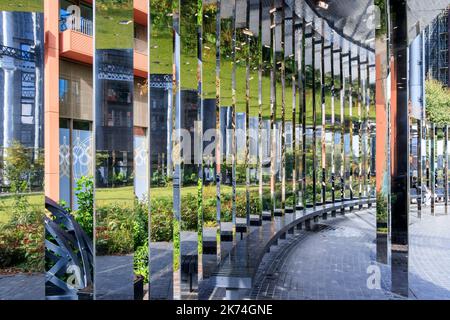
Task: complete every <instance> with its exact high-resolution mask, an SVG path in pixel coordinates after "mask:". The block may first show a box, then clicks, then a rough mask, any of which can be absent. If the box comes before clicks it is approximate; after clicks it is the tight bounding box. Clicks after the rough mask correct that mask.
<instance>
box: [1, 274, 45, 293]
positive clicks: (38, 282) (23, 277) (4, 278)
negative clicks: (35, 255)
mask: <svg viewBox="0 0 450 320" xmlns="http://www.w3.org/2000/svg"><path fill="white" fill-rule="evenodd" d="M44 299H45V274H43V273H35V274H16V275H0V300H44Z"/></svg>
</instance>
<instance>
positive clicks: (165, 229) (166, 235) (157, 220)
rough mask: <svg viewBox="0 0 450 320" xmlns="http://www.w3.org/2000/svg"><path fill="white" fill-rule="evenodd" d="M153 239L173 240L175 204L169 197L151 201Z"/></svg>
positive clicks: (151, 235) (151, 237)
mask: <svg viewBox="0 0 450 320" xmlns="http://www.w3.org/2000/svg"><path fill="white" fill-rule="evenodd" d="M151 208H152V209H151V228H152V229H151V233H150V239H151V241H155V242H157V241H171V240H172V237H173V225H172V221H173V204H172V201H170V200H169V199H168V198H159V199H154V200H152V201H151Z"/></svg>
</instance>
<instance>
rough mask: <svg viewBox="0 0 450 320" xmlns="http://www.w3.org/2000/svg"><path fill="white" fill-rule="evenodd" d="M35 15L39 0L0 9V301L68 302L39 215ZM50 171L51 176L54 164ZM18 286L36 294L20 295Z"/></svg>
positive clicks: (67, 288) (40, 48)
mask: <svg viewBox="0 0 450 320" xmlns="http://www.w3.org/2000/svg"><path fill="white" fill-rule="evenodd" d="M43 11H44V7H43V1H42V0H34V1H27V3H25V4H23V6H21V7H18V6H17V3H16V2H15V1H9V0H7V1H2V2H1V3H0V28H1V29H0V30H1V31H0V92H1V97H0V121H1V125H0V274H2V273H5V272H7V273H12V274H14V275H15V276H12V277H11V278H10V279H12V280H11V281H10V282H9V283H7V282H6V281H5V282H2V286H3V285H5V286H6V287H2V290H1V291H0V300H6V299H15V298H14V297H15V296H16V297H17V296H18V295H21V296H22V297H23V299H30V300H35V299H44V297H45V296H63V295H67V296H71V297H73V295H74V294H75V295H76V290H77V288H75V287H74V286H71V284H69V283H66V282H65V281H64V279H60V278H62V277H60V275H61V273H65V271H66V270H65V268H64V267H62V270H61V269H60V267H59V266H60V265H62V264H64V266H66V265H70V263H68V262H67V260H65V259H61V261H60V263H59V265H56V264H57V263H58V258H57V256H56V252H55V251H57V250H58V249H59V248H58V249H57V248H55V247H59V246H61V245H63V244H61V243H60V242H59V243H58V242H57V241H55V240H54V238H53V237H52V234H51V232H50V229H49V228H47V225H51V226H55V224H56V222H55V219H56V217H55V216H53V215H52V214H47V215H46V212H45V202H46V200H45V197H44V14H43ZM53 108H55V106H53ZM46 119H47V115H46ZM56 121H57V120H56ZM46 138H48V137H46ZM54 138H56V141H55V142H56V144H57V141H58V136H57V135H56V136H55V137H53V139H54ZM52 141H54V140H52ZM46 143H48V141H47V140H46ZM52 165H54V166H55V167H56V168H55V167H54V168H53V170H55V171H57V170H58V168H57V163H52ZM46 180H48V177H46ZM45 191H48V190H45ZM52 200H53V201H55V202H56V201H58V200H59V199H57V198H56V199H52ZM43 220H44V221H43ZM44 225H45V231H44ZM64 231H65V230H64ZM64 231H63V232H64ZM44 237H45V238H44ZM44 241H45V242H44ZM48 242H51V244H49V243H48ZM44 243H45V244H46V246H45V247H46V248H45V249H44ZM52 245H53V246H52ZM44 256H47V258H44ZM52 258H54V259H52ZM49 260H50V261H49ZM45 261H49V263H48V265H47V267H45ZM44 271H45V272H47V274H46V275H44ZM30 272H32V273H35V274H34V275H30V274H29V273H30ZM27 273H28V274H27ZM21 278H24V280H23V281H30V282H32V283H33V285H36V286H37V287H39V288H41V290H38V291H37V292H34V293H32V292H20V291H19V288H23V287H22V286H19V281H20V280H19V279H21ZM44 282H45V292H44ZM20 290H23V289H20ZM16 299H17V298H16Z"/></svg>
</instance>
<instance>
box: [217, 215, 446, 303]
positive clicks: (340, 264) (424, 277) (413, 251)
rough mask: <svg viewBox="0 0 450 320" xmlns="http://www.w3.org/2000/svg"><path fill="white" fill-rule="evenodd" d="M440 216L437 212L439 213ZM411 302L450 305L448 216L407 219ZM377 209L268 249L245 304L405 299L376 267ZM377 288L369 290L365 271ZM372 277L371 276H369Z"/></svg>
mask: <svg viewBox="0 0 450 320" xmlns="http://www.w3.org/2000/svg"><path fill="white" fill-rule="evenodd" d="M439 210H441V212H442V211H443V209H442V208H439V209H438V210H437V212H439ZM410 228H411V229H410V253H409V286H410V291H409V297H408V298H409V299H450V286H449V284H450V269H449V268H448V266H450V249H449V246H448V243H450V215H447V216H444V215H438V216H436V217H432V216H430V215H429V214H427V213H426V211H425V212H424V214H423V217H422V219H421V220H419V219H416V218H415V213H414V212H412V213H411V217H410ZM375 249H376V248H375V209H374V208H372V209H368V210H364V211H354V213H351V214H346V215H345V216H338V217H337V218H335V219H329V220H326V221H323V220H322V221H320V223H319V224H317V225H316V226H315V227H314V229H313V230H312V231H304V230H302V231H300V232H298V233H297V234H295V235H294V236H293V237H291V238H289V239H287V240H285V241H284V242H282V243H280V244H279V245H278V246H276V247H273V248H271V252H270V253H269V254H267V255H266V256H265V257H264V259H263V262H262V264H261V265H260V268H259V270H258V273H259V276H257V279H256V281H255V285H254V287H253V289H252V290H251V291H250V292H247V293H246V295H245V296H246V298H248V299H313V300H317V299H338V300H341V299H343V300H347V299H370V300H375V299H383V300H384V299H405V298H404V297H401V296H398V295H395V294H393V293H392V292H391V291H390V277H391V275H390V267H389V265H383V264H379V263H377V262H376V255H375V252H376V251H375ZM372 265H373V266H377V267H378V268H379V270H380V273H381V274H380V276H381V278H380V288H379V289H377V288H375V289H370V288H369V287H368V286H367V280H368V277H369V275H370V274H369V273H368V272H371V270H373V269H370V268H369V270H368V267H369V266H372ZM372 272H373V271H372ZM218 297H219V296H218V295H217V296H216V298H218Z"/></svg>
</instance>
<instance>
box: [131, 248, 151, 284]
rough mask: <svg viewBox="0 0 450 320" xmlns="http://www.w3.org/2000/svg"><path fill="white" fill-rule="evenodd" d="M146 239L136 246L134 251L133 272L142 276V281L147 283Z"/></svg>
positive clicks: (147, 249)
mask: <svg viewBox="0 0 450 320" xmlns="http://www.w3.org/2000/svg"><path fill="white" fill-rule="evenodd" d="M148 252H149V248H148V241H145V242H144V243H143V244H142V245H140V246H139V247H137V248H136V250H135V252H134V274H136V275H141V276H143V277H144V282H145V283H148V279H149V278H148V277H149V275H148V274H149V272H148Z"/></svg>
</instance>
